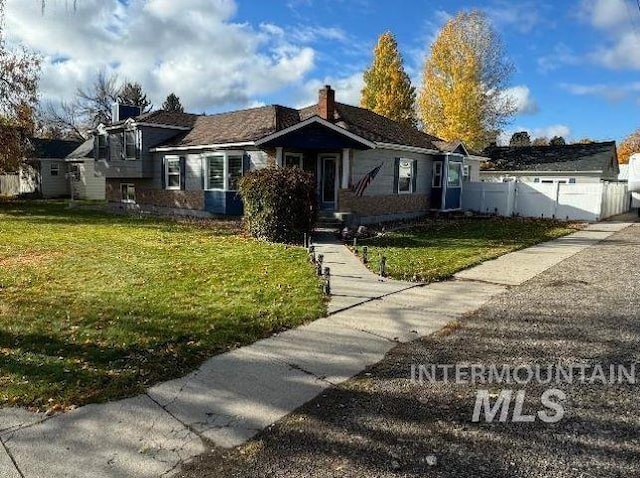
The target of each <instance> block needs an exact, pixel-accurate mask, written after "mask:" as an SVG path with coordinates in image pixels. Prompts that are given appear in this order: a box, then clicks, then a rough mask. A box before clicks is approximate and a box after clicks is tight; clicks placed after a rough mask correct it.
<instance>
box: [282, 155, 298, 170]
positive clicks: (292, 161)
mask: <svg viewBox="0 0 640 478" xmlns="http://www.w3.org/2000/svg"><path fill="white" fill-rule="evenodd" d="M284 167H285V168H300V169H302V154H301V153H287V154H285V155H284Z"/></svg>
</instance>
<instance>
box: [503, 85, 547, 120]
mask: <svg viewBox="0 0 640 478" xmlns="http://www.w3.org/2000/svg"><path fill="white" fill-rule="evenodd" d="M502 95H503V96H504V97H505V98H507V99H509V100H510V101H511V103H512V104H513V105H514V106H515V107H516V114H518V115H532V114H535V113H537V112H538V111H539V110H540V108H539V107H538V103H537V102H536V100H535V99H533V97H532V96H531V90H530V89H529V87H528V86H526V85H519V86H512V87H511V88H507V89H506V90H504V91H503V92H502Z"/></svg>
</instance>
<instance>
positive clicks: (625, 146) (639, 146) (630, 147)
mask: <svg viewBox="0 0 640 478" xmlns="http://www.w3.org/2000/svg"><path fill="white" fill-rule="evenodd" d="M635 153H640V129H637V130H635V131H634V132H633V133H631V134H630V135H629V136H627V137H626V138H625V139H623V140H622V143H620V146H618V162H619V163H620V164H627V163H628V162H629V158H630V157H631V155H632V154H635Z"/></svg>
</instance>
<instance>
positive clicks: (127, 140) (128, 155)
mask: <svg viewBox="0 0 640 478" xmlns="http://www.w3.org/2000/svg"><path fill="white" fill-rule="evenodd" d="M123 152H124V159H128V160H132V159H137V158H138V132H137V131H136V130H131V131H125V132H124V145H123Z"/></svg>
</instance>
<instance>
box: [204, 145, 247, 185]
mask: <svg viewBox="0 0 640 478" xmlns="http://www.w3.org/2000/svg"><path fill="white" fill-rule="evenodd" d="M205 165H206V169H207V173H206V185H205V187H206V189H220V190H223V191H237V190H238V181H239V180H240V178H241V177H242V175H243V174H244V153H242V152H228V153H217V154H210V155H207V156H205Z"/></svg>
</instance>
